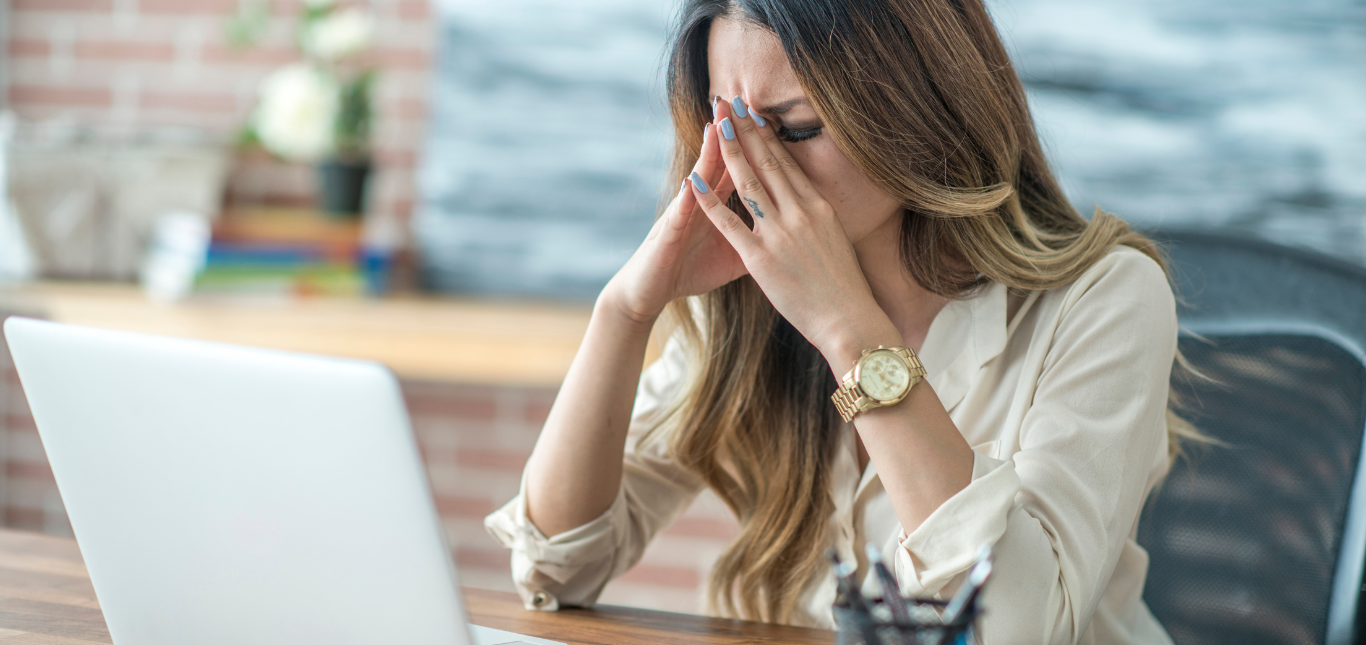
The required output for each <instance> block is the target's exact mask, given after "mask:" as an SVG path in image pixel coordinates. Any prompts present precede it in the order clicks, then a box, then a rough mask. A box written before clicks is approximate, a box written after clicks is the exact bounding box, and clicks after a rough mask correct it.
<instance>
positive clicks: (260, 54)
mask: <svg viewBox="0 0 1366 645" xmlns="http://www.w3.org/2000/svg"><path fill="white" fill-rule="evenodd" d="M200 60H201V61H203V62H204V63H206V64H238V65H261V66H275V65H284V64H286V63H292V62H294V61H296V60H299V52H297V51H295V50H294V49H292V48H290V47H283V46H280V47H270V46H264V45H262V46H256V47H244V48H241V49H238V48H235V47H229V46H227V45H224V44H218V43H213V44H206V45H204V49H203V50H202V51H201V52H200Z"/></svg>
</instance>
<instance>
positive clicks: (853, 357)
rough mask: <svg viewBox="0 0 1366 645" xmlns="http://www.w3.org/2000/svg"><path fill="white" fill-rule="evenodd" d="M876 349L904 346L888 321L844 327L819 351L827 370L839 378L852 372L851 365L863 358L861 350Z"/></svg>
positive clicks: (899, 334) (898, 334)
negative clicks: (827, 367) (827, 366)
mask: <svg viewBox="0 0 1366 645" xmlns="http://www.w3.org/2000/svg"><path fill="white" fill-rule="evenodd" d="M884 318H885V316H884ZM879 346H881V347H904V346H905V341H904V340H902V338H901V332H899V331H897V329H896V326H894V325H892V322H891V321H890V320H885V321H872V322H868V323H865V324H849V325H846V326H845V327H843V328H841V329H839V330H837V331H836V333H834V334H832V335H831V337H830V340H829V341H827V342H825V343H824V344H823V345H821V346H820V351H821V354H822V355H823V356H825V360H826V362H827V363H829V364H830V371H831V372H834V374H835V378H836V379H839V378H843V377H844V375H845V374H847V373H848V372H849V370H851V369H853V367H854V363H857V362H858V360H859V358H862V357H863V352H864V350H868V349H874V348H876V347H879Z"/></svg>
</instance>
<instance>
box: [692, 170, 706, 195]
mask: <svg viewBox="0 0 1366 645" xmlns="http://www.w3.org/2000/svg"><path fill="white" fill-rule="evenodd" d="M688 179H690V180H692V185H693V187H694V188H696V189H697V192H699V193H702V194H703V195H705V194H707V193H709V192H711V189H710V188H707V182H705V181H702V175H699V174H697V173H693V174H692V175H690V176H689V177H688Z"/></svg>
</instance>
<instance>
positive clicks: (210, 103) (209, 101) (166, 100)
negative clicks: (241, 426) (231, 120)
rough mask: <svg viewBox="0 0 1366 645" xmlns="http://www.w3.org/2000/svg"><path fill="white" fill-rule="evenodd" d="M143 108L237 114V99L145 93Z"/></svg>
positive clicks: (184, 94) (177, 93) (217, 95)
mask: <svg viewBox="0 0 1366 645" xmlns="http://www.w3.org/2000/svg"><path fill="white" fill-rule="evenodd" d="M141 104H142V107H145V108H149V109H154V110H155V109H161V110H185V111H187V112H215V113H228V114H232V113H236V112H237V97H236V96H234V95H232V94H198V93H186V92H143V94H142V97H141Z"/></svg>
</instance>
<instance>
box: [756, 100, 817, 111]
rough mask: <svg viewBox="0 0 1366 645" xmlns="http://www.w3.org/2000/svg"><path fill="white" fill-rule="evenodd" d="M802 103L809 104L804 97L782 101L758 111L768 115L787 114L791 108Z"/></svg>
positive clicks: (762, 107)
mask: <svg viewBox="0 0 1366 645" xmlns="http://www.w3.org/2000/svg"><path fill="white" fill-rule="evenodd" d="M803 103H810V101H808V100H806V97H805V96H799V97H797V98H795V99H788V100H786V101H783V102H782V103H775V104H773V105H765V106H760V107H759V111H760V112H767V113H768V114H786V113H787V112H789V111H791V110H792V108H794V107H797V106H798V105H801V104H803Z"/></svg>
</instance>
